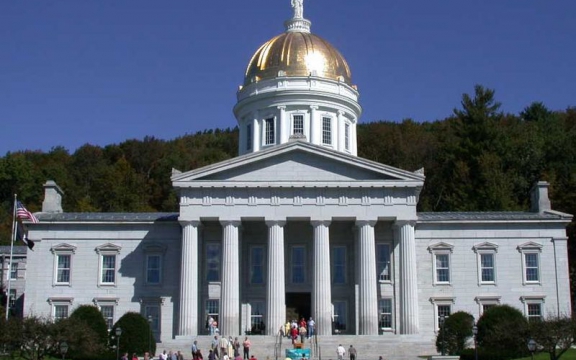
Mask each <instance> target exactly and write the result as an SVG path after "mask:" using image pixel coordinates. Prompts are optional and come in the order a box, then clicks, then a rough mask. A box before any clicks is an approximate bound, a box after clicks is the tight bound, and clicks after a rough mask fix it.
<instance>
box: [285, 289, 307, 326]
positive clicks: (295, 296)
mask: <svg viewBox="0 0 576 360" xmlns="http://www.w3.org/2000/svg"><path fill="white" fill-rule="evenodd" d="M311 309H312V295H311V294H310V293H286V320H290V321H291V320H297V321H299V320H300V319H302V318H304V319H309V318H310V316H311V315H312V310H311Z"/></svg>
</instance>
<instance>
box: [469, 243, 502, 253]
mask: <svg viewBox="0 0 576 360" xmlns="http://www.w3.org/2000/svg"><path fill="white" fill-rule="evenodd" d="M472 248H473V249H474V251H475V252H478V251H482V250H488V251H494V252H498V244H495V243H491V242H489V241H485V242H483V243H480V244H476V245H474V246H473V247H472Z"/></svg>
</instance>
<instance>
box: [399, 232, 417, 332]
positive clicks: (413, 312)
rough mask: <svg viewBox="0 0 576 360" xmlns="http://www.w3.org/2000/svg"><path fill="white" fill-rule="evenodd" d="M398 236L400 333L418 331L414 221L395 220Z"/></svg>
mask: <svg viewBox="0 0 576 360" xmlns="http://www.w3.org/2000/svg"><path fill="white" fill-rule="evenodd" d="M395 225H396V226H397V229H398V232H399V238H400V304H401V308H400V333H401V334H417V333H418V319H419V317H418V275H417V267H416V240H415V236H414V223H413V222H410V221H397V222H396V224H395Z"/></svg>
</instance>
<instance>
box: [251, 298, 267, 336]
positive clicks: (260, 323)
mask: <svg viewBox="0 0 576 360" xmlns="http://www.w3.org/2000/svg"><path fill="white" fill-rule="evenodd" d="M250 308H251V309H252V310H251V314H250V330H252V334H263V333H264V317H263V316H264V302H263V301H252V302H250Z"/></svg>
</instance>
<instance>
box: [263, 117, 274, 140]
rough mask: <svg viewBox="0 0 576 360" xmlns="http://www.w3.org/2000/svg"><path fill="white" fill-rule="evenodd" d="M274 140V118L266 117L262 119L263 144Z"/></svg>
mask: <svg viewBox="0 0 576 360" xmlns="http://www.w3.org/2000/svg"><path fill="white" fill-rule="evenodd" d="M275 140H276V133H275V131H274V119H273V118H270V119H266V120H264V145H271V144H274V143H275V142H276V141H275Z"/></svg>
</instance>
